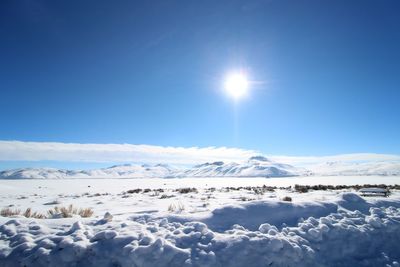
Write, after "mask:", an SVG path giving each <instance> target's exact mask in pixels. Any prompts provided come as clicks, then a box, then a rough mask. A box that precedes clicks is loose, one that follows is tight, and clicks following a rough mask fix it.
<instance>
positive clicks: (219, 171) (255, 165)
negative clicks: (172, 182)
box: [177, 156, 308, 177]
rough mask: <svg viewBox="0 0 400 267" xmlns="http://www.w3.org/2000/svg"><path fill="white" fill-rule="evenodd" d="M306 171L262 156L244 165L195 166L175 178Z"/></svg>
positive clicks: (220, 163)
mask: <svg viewBox="0 0 400 267" xmlns="http://www.w3.org/2000/svg"><path fill="white" fill-rule="evenodd" d="M307 174H308V171H307V170H305V169H301V168H296V167H294V166H292V165H289V164H282V163H278V162H274V161H271V160H269V159H267V158H265V157H262V156H255V157H251V158H250V159H249V160H248V161H247V162H244V163H235V162H232V163H224V162H222V161H217V162H213V163H204V164H200V165H196V166H194V167H193V168H191V169H188V170H185V171H183V172H182V173H180V174H178V175H177V176H180V177H221V176H232V177H287V176H297V175H307Z"/></svg>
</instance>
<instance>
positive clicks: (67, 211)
mask: <svg viewBox="0 0 400 267" xmlns="http://www.w3.org/2000/svg"><path fill="white" fill-rule="evenodd" d="M47 214H48V217H50V218H52V217H62V218H69V217H72V215H79V216H81V217H83V218H87V217H90V216H92V215H93V210H92V209H91V208H85V209H78V208H76V207H74V206H73V205H72V204H70V205H69V206H68V207H54V208H52V209H50V210H48V211H47Z"/></svg>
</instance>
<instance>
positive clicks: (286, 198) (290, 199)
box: [282, 196, 292, 202]
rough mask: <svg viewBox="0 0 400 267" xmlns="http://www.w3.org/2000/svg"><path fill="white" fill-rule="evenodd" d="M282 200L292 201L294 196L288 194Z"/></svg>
mask: <svg viewBox="0 0 400 267" xmlns="http://www.w3.org/2000/svg"><path fill="white" fill-rule="evenodd" d="M282 200H283V201H287V202H292V198H291V197H288V196H286V197H284V198H282Z"/></svg>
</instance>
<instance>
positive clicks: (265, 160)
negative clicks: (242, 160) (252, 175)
mask: <svg viewBox="0 0 400 267" xmlns="http://www.w3.org/2000/svg"><path fill="white" fill-rule="evenodd" d="M260 161H261V162H271V160H270V159H268V158H266V157H264V156H253V157H251V158H249V162H260Z"/></svg>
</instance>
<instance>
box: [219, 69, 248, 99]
mask: <svg viewBox="0 0 400 267" xmlns="http://www.w3.org/2000/svg"><path fill="white" fill-rule="evenodd" d="M224 88H225V91H226V93H227V94H228V95H229V96H231V97H233V98H234V99H235V100H238V99H240V98H243V97H244V96H245V95H246V94H247V92H248V90H249V81H248V79H247V77H246V75H245V74H244V73H242V72H235V73H231V74H229V75H228V76H227V77H226V78H225V84H224Z"/></svg>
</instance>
